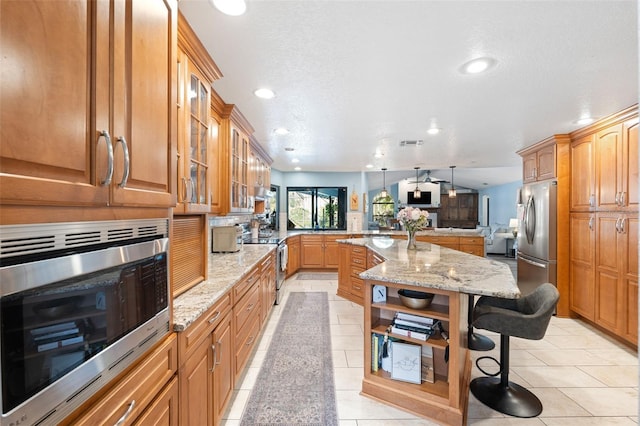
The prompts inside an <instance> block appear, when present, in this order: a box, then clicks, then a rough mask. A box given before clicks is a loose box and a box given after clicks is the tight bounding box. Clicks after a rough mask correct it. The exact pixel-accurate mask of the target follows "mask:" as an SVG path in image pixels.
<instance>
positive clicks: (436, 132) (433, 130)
mask: <svg viewBox="0 0 640 426" xmlns="http://www.w3.org/2000/svg"><path fill="white" fill-rule="evenodd" d="M427 133H429V134H430V135H437V134H438V133H440V129H438V128H437V127H431V128H430V129H429V130H427Z"/></svg>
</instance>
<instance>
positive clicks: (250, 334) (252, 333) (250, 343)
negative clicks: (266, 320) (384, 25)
mask: <svg viewBox="0 0 640 426" xmlns="http://www.w3.org/2000/svg"><path fill="white" fill-rule="evenodd" d="M256 312H257V311H256ZM259 334H260V318H259V316H258V315H255V316H254V317H253V318H252V321H251V322H250V324H248V326H247V327H246V328H245V329H244V330H241V331H240V333H238V334H237V335H236V343H235V349H236V350H235V363H234V365H235V367H236V371H235V377H236V379H237V378H238V377H239V376H240V374H242V370H244V366H245V364H246V363H247V360H248V359H249V355H251V351H252V350H253V347H254V346H255V343H256V341H257V340H258V337H259Z"/></svg>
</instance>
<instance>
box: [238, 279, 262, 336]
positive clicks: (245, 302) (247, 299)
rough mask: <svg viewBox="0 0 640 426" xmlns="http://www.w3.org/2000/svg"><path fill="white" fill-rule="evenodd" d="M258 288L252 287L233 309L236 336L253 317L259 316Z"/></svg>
mask: <svg viewBox="0 0 640 426" xmlns="http://www.w3.org/2000/svg"><path fill="white" fill-rule="evenodd" d="M258 290H260V286H257V285H256V286H253V288H251V290H249V291H248V292H247V294H245V295H244V297H243V298H242V299H240V302H238V303H237V304H236V305H235V306H234V307H233V314H234V315H235V317H236V318H235V320H236V321H235V326H236V328H235V332H236V335H237V334H238V333H239V332H240V331H241V330H242V329H243V328H244V327H245V326H246V325H248V324H250V323H251V321H249V319H250V318H253V316H254V315H255V316H257V315H259V312H260V292H259V291H258Z"/></svg>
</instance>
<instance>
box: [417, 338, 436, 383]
mask: <svg viewBox="0 0 640 426" xmlns="http://www.w3.org/2000/svg"><path fill="white" fill-rule="evenodd" d="M421 356H422V368H421V370H420V373H421V375H422V381H423V382H429V383H435V381H436V377H435V369H434V366H433V348H432V347H431V346H429V345H422V354H421Z"/></svg>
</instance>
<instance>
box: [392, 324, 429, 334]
mask: <svg viewBox="0 0 640 426" xmlns="http://www.w3.org/2000/svg"><path fill="white" fill-rule="evenodd" d="M393 326H394V327H396V328H401V329H403V330H409V331H415V332H417V333H424V334H428V335H429V336H432V335H434V334H435V333H436V331H435V329H433V328H431V327H429V328H424V327H413V326H410V325H404V324H398V323H397V322H395V321H394V323H393Z"/></svg>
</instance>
